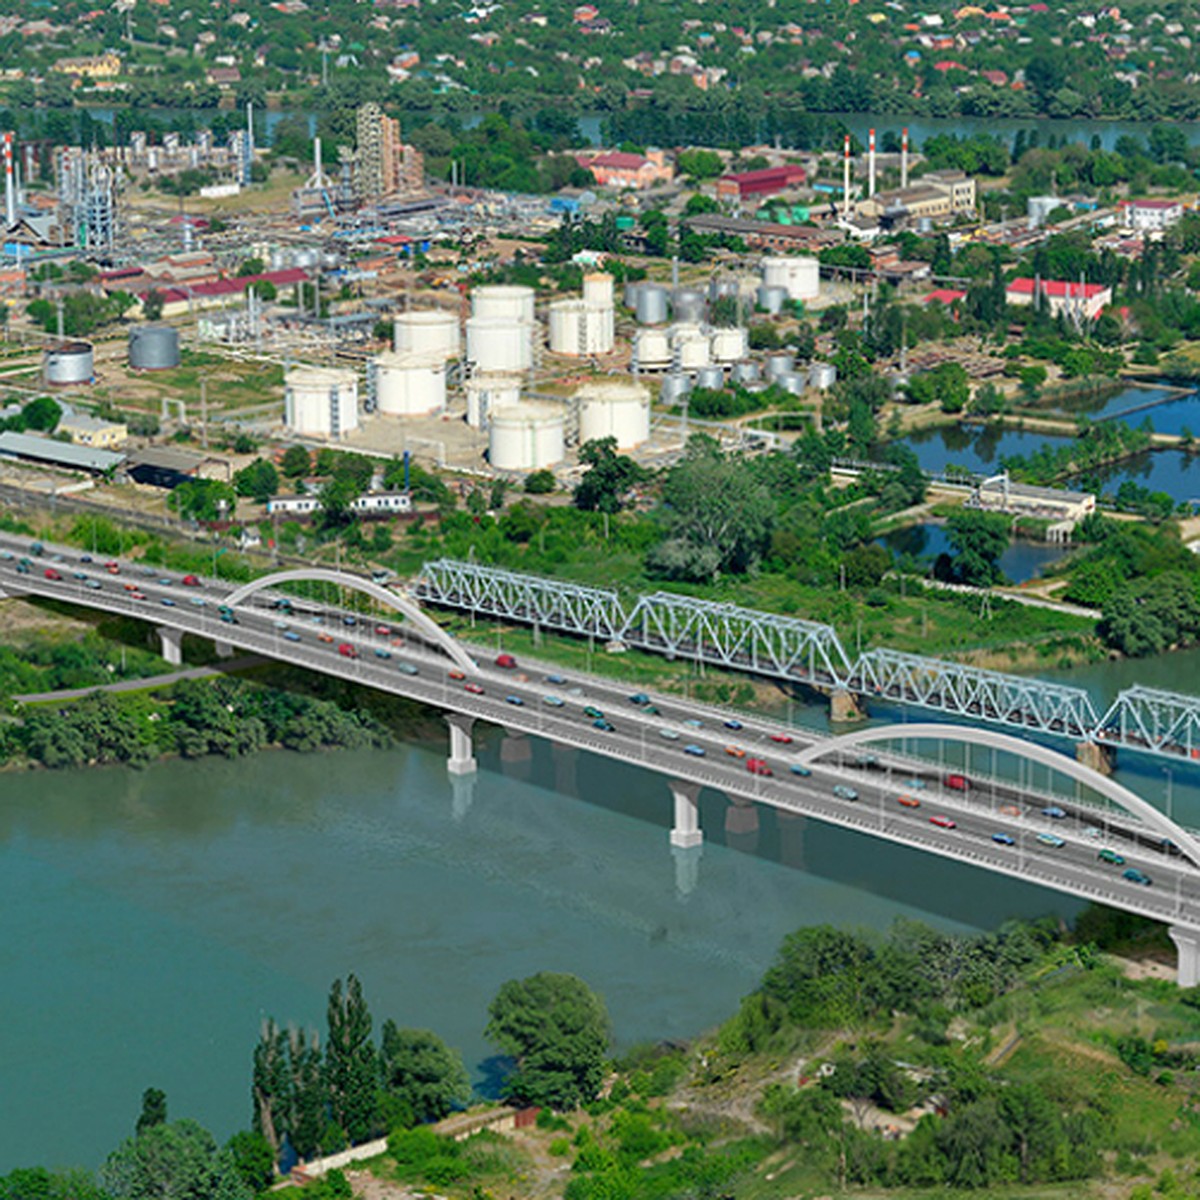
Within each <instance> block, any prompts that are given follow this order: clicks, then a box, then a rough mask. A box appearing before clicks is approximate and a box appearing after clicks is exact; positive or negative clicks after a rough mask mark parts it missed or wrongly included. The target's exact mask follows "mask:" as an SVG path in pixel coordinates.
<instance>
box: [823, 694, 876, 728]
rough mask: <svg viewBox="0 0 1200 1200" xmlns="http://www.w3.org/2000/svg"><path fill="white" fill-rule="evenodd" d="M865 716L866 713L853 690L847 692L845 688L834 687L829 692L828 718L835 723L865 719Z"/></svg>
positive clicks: (842, 723)
mask: <svg viewBox="0 0 1200 1200" xmlns="http://www.w3.org/2000/svg"><path fill="white" fill-rule="evenodd" d="M866 718H867V714H866V712H865V711H864V709H863V707H862V705H861V704H859V702H858V697H857V696H855V694H854V693H853V692H848V691H846V689H845V688H834V689H833V691H832V692H830V693H829V719H830V720H831V721H832V722H833V723H834V724H835V725H844V724H848V723H849V722H851V721H865V720H866Z"/></svg>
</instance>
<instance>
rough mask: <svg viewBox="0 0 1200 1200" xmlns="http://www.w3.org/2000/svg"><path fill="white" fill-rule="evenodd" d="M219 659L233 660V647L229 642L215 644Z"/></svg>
mask: <svg viewBox="0 0 1200 1200" xmlns="http://www.w3.org/2000/svg"><path fill="white" fill-rule="evenodd" d="M213 646H214V647H215V648H216V651H217V657H218V658H232V657H233V647H232V646H231V645H230V644H229V643H228V642H213Z"/></svg>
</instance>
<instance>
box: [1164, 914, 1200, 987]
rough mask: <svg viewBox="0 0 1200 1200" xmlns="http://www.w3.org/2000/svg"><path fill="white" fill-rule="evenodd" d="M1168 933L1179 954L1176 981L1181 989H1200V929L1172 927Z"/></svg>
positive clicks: (1180, 926)
mask: <svg viewBox="0 0 1200 1200" xmlns="http://www.w3.org/2000/svg"><path fill="white" fill-rule="evenodd" d="M1167 932H1168V933H1169V934H1170V935H1171V941H1173V942H1174V943H1175V949H1176V950H1177V951H1178V952H1179V961H1178V965H1177V966H1176V968H1175V981H1176V982H1177V983H1178V984H1179V986H1180V987H1181V988H1194V987H1200V929H1185V928H1184V927H1183V926H1182V925H1172V926H1171V928H1170V929H1168V930H1167Z"/></svg>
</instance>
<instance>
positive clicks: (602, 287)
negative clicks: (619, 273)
mask: <svg viewBox="0 0 1200 1200" xmlns="http://www.w3.org/2000/svg"><path fill="white" fill-rule="evenodd" d="M583 299H584V302H585V303H587V304H590V305H591V306H592V307H593V308H612V306H613V277H612V276H611V275H607V274H605V273H604V272H603V271H590V272H589V273H588V274H587V275H585V276H584V277H583Z"/></svg>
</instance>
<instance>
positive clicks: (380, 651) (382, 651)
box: [375, 646, 392, 658]
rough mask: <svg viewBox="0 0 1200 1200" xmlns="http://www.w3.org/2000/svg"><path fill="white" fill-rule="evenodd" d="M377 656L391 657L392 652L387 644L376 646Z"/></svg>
mask: <svg viewBox="0 0 1200 1200" xmlns="http://www.w3.org/2000/svg"><path fill="white" fill-rule="evenodd" d="M375 657H376V658H391V657H392V652H391V651H390V650H389V649H388V648H387V647H386V646H376V647H375Z"/></svg>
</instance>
